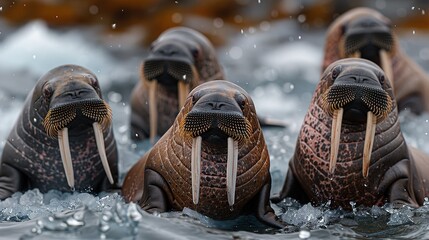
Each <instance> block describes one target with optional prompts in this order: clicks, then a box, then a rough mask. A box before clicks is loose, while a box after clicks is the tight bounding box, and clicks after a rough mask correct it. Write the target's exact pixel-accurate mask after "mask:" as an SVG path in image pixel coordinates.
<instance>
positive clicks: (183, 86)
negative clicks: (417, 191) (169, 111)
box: [177, 81, 190, 111]
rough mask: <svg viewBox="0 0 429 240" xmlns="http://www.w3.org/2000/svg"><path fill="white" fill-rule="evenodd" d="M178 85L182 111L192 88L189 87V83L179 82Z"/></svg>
mask: <svg viewBox="0 0 429 240" xmlns="http://www.w3.org/2000/svg"><path fill="white" fill-rule="evenodd" d="M177 85H178V86H177V89H178V90H179V91H178V92H179V94H178V98H179V99H178V100H179V101H178V102H179V111H180V109H181V108H182V107H183V106H184V105H185V102H186V98H187V97H188V94H189V92H190V86H189V83H187V82H184V81H178V84H177Z"/></svg>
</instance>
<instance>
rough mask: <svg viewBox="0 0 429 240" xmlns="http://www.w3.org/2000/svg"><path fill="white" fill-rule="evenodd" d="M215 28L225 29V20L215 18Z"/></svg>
mask: <svg viewBox="0 0 429 240" xmlns="http://www.w3.org/2000/svg"><path fill="white" fill-rule="evenodd" d="M213 26H214V27H215V28H221V27H223V20H222V18H215V19H214V20H213Z"/></svg>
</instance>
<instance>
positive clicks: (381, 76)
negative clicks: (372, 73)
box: [378, 74, 384, 85]
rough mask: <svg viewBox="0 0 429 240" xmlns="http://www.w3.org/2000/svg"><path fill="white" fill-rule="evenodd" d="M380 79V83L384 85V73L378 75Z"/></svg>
mask: <svg viewBox="0 0 429 240" xmlns="http://www.w3.org/2000/svg"><path fill="white" fill-rule="evenodd" d="M378 80H379V81H380V84H381V85H383V84H384V75H383V74H380V75H379V77H378Z"/></svg>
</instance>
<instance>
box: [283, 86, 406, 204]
mask: <svg viewBox="0 0 429 240" xmlns="http://www.w3.org/2000/svg"><path fill="white" fill-rule="evenodd" d="M319 86H320V85H319ZM321 92H322V91H321V89H320V87H319V88H318V91H317V92H316V94H315V95H314V97H313V100H312V103H313V104H312V105H311V106H310V108H309V111H308V112H307V114H306V116H305V119H304V123H303V125H302V127H301V130H300V134H299V136H298V141H297V145H296V150H295V155H294V156H293V158H292V160H291V168H292V169H293V170H294V173H295V176H296V177H297V178H298V180H299V182H300V183H301V186H308V187H305V188H304V189H305V190H306V194H307V195H308V196H309V198H310V200H311V201H312V202H314V203H317V204H320V203H326V202H328V201H329V200H330V201H331V207H339V206H340V207H343V208H345V209H350V207H351V205H350V202H355V203H356V204H358V205H366V206H372V205H374V204H382V203H384V200H385V193H383V192H379V185H380V182H381V181H382V180H383V177H384V174H385V173H386V171H387V170H388V169H389V168H390V167H391V166H393V165H395V164H396V163H398V162H399V161H401V160H403V159H407V158H408V151H407V146H406V144H405V141H404V138H403V136H402V133H401V131H400V126H399V121H398V114H397V110H396V106H394V108H393V109H394V110H392V111H391V112H390V113H389V115H388V117H387V118H385V120H383V121H382V122H380V123H378V124H377V127H376V134H375V138H374V145H373V151H372V156H371V163H370V168H369V176H368V177H367V178H364V177H363V175H362V157H363V147H364V141H365V124H355V125H347V124H345V123H343V124H342V127H341V137H340V145H339V152H338V159H337V164H336V169H335V172H334V173H333V174H332V173H329V159H330V148H331V145H330V141H331V129H332V118H331V117H330V116H329V115H327V113H325V112H324V111H323V109H322V108H321V107H320V106H321V102H320V98H319V97H318V96H320V93H321Z"/></svg>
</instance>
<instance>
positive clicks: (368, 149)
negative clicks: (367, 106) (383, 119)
mask: <svg viewBox="0 0 429 240" xmlns="http://www.w3.org/2000/svg"><path fill="white" fill-rule="evenodd" d="M376 122H377V118H376V116H375V115H374V114H373V113H372V112H368V115H367V122H366V132H365V143H364V147H363V160H362V175H363V177H365V178H366V177H368V170H369V164H370V162H371V153H372V146H373V144H374V136H375V128H376V125H377V123H376Z"/></svg>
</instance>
